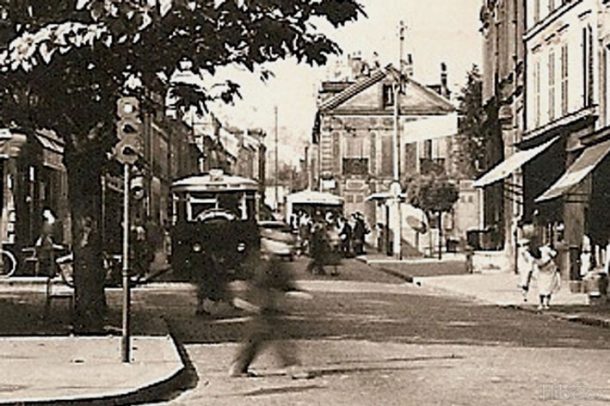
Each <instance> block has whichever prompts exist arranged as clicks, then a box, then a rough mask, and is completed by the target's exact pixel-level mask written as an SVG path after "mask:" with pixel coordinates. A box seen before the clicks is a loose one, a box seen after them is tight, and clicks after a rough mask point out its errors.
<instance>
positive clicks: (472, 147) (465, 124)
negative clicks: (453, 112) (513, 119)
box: [456, 65, 488, 178]
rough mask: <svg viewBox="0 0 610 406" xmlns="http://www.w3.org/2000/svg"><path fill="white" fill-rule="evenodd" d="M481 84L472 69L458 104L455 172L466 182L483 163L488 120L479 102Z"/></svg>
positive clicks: (479, 78) (478, 73) (473, 68)
mask: <svg viewBox="0 0 610 406" xmlns="http://www.w3.org/2000/svg"><path fill="white" fill-rule="evenodd" d="M482 89H483V82H482V80H481V73H480V72H479V68H478V67H477V66H476V65H474V66H473V67H472V69H471V70H470V71H469V72H468V74H467V79H466V85H465V86H464V87H463V88H462V90H461V93H460V95H459V96H458V101H459V111H460V120H459V135H458V137H457V138H458V140H457V141H458V142H459V148H458V156H457V157H456V162H457V165H458V171H459V172H460V174H461V175H463V176H465V177H467V178H473V177H476V176H477V175H478V174H479V173H480V171H481V169H482V168H484V166H485V165H484V163H485V151H486V142H487V138H488V137H487V136H486V134H487V119H486V116H487V115H486V113H485V109H484V107H483V101H482Z"/></svg>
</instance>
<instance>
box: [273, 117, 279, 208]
mask: <svg viewBox="0 0 610 406" xmlns="http://www.w3.org/2000/svg"><path fill="white" fill-rule="evenodd" d="M274 111H275V210H276V211H278V212H279V210H280V198H279V190H278V188H279V183H278V182H279V178H278V172H279V169H278V168H279V165H278V140H277V106H275V108H274Z"/></svg>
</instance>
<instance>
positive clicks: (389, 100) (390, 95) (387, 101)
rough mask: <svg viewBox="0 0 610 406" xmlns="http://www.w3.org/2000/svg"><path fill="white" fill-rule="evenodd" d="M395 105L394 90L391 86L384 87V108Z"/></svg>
mask: <svg viewBox="0 0 610 406" xmlns="http://www.w3.org/2000/svg"><path fill="white" fill-rule="evenodd" d="M392 105H394V89H393V88H392V85H391V84H388V85H383V107H389V106H392Z"/></svg>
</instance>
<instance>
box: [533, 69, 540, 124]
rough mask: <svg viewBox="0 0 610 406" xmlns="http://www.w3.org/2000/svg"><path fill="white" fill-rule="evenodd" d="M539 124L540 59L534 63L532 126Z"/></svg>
mask: <svg viewBox="0 0 610 406" xmlns="http://www.w3.org/2000/svg"><path fill="white" fill-rule="evenodd" d="M539 126H540V61H536V63H535V64H534V127H539Z"/></svg>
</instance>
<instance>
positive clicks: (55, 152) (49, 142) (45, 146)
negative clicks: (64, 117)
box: [34, 130, 65, 171]
mask: <svg viewBox="0 0 610 406" xmlns="http://www.w3.org/2000/svg"><path fill="white" fill-rule="evenodd" d="M34 135H35V136H36V139H37V140H38V142H40V145H41V146H42V164H43V165H44V166H47V167H49V168H52V169H55V170H58V171H62V170H65V167H64V164H63V157H64V147H63V145H62V144H61V143H60V141H58V140H54V139H52V138H50V137H52V136H53V135H54V133H53V132H49V131H47V130H40V131H39V132H36V133H35V134H34Z"/></svg>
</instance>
